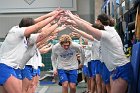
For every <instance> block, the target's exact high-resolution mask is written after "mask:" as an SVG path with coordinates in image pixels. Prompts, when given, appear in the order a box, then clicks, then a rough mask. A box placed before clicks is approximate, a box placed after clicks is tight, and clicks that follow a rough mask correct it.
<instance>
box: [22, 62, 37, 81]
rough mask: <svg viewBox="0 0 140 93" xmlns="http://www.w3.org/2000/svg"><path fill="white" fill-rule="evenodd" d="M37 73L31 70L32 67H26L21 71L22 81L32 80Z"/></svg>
mask: <svg viewBox="0 0 140 93" xmlns="http://www.w3.org/2000/svg"><path fill="white" fill-rule="evenodd" d="M36 72H37V71H36V70H33V68H32V66H29V65H26V66H25V68H24V69H22V79H24V78H27V79H29V80H32V78H33V74H35V73H36Z"/></svg>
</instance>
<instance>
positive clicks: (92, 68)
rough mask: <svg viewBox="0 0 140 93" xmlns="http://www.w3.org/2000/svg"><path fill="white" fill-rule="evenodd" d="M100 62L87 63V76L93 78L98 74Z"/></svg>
mask: <svg viewBox="0 0 140 93" xmlns="http://www.w3.org/2000/svg"><path fill="white" fill-rule="evenodd" d="M100 64H101V61H100V60H91V61H90V62H88V69H89V76H90V77H95V76H96V74H100V67H99V66H100Z"/></svg>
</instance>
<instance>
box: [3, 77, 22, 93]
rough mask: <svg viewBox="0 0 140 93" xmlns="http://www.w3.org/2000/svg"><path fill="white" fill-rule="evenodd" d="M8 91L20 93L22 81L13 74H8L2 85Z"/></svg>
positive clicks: (9, 92)
mask: <svg viewBox="0 0 140 93" xmlns="http://www.w3.org/2000/svg"><path fill="white" fill-rule="evenodd" d="M3 87H4V89H5V90H6V91H7V92H8V93H22V81H21V80H19V79H17V78H16V77H14V76H12V75H11V76H10V77H9V78H8V79H7V81H6V83H5V84H4V85H3Z"/></svg>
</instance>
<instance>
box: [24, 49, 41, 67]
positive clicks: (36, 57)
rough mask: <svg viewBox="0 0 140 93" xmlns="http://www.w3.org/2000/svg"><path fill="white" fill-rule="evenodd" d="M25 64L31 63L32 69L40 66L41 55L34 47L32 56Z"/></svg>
mask: <svg viewBox="0 0 140 93" xmlns="http://www.w3.org/2000/svg"><path fill="white" fill-rule="evenodd" d="M26 65H31V66H33V68H34V69H38V66H42V57H41V54H40V52H39V50H38V49H36V52H35V54H34V56H33V57H32V58H31V59H30V60H29V61H28V62H27V64H26Z"/></svg>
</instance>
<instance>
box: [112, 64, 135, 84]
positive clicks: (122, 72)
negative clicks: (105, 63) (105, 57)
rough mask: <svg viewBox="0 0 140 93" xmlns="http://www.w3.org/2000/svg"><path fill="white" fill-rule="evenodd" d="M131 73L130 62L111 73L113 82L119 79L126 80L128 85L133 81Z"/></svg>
mask: <svg viewBox="0 0 140 93" xmlns="http://www.w3.org/2000/svg"><path fill="white" fill-rule="evenodd" d="M132 73H133V70H132V65H131V62H129V63H127V64H125V65H123V66H119V67H117V68H116V69H115V70H113V71H111V75H112V79H113V80H115V79H118V78H120V77H121V78H122V79H124V80H126V81H127V82H128V83H131V82H132V79H133V75H132Z"/></svg>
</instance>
